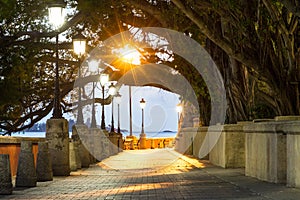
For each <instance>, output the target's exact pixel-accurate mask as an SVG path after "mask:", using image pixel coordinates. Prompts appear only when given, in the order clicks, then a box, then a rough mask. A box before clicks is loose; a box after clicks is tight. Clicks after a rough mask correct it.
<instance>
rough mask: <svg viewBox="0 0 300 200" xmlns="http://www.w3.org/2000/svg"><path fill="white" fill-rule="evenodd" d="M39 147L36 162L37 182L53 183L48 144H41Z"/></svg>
mask: <svg viewBox="0 0 300 200" xmlns="http://www.w3.org/2000/svg"><path fill="white" fill-rule="evenodd" d="M38 145H39V146H38V148H39V150H38V154H37V162H36V175H37V181H52V180H53V172H52V162H51V155H50V153H49V148H48V142H39V143H38Z"/></svg>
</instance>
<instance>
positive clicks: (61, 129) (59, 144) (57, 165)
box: [46, 119, 70, 176]
mask: <svg viewBox="0 0 300 200" xmlns="http://www.w3.org/2000/svg"><path fill="white" fill-rule="evenodd" d="M46 140H47V141H48V144H49V152H50V155H51V159H52V170H53V175H54V176H69V175H70V161H69V130H68V121H67V120H66V119H48V120H47V124H46Z"/></svg>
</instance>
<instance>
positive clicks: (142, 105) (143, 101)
mask: <svg viewBox="0 0 300 200" xmlns="http://www.w3.org/2000/svg"><path fill="white" fill-rule="evenodd" d="M140 106H141V108H142V131H141V134H143V133H145V132H144V108H145V106H146V101H145V100H144V98H142V100H141V101H140Z"/></svg>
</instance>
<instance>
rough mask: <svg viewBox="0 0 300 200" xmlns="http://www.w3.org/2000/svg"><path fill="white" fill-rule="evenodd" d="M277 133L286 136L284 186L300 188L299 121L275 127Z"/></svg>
mask: <svg viewBox="0 0 300 200" xmlns="http://www.w3.org/2000/svg"><path fill="white" fill-rule="evenodd" d="M277 131H278V132H282V133H284V134H287V140H286V149H287V150H286V151H287V152H286V159H287V162H286V170H287V174H286V175H287V177H286V184H287V186H288V187H297V188H300V145H299V144H300V121H299V119H298V121H289V122H285V123H282V124H281V125H279V126H278V127H277Z"/></svg>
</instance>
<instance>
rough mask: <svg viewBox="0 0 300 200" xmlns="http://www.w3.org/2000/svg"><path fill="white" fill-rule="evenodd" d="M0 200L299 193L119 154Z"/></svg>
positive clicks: (157, 156)
mask: <svg viewBox="0 0 300 200" xmlns="http://www.w3.org/2000/svg"><path fill="white" fill-rule="evenodd" d="M0 199H63V200H67V199H152V200H154V199H210V200H212V199H241V200H250V199H251V200H254V199H262V200H264V199H276V200H277V199H279V200H281V199H293V200H296V199H300V189H295V188H287V187H285V186H284V185H279V184H271V183H266V182H262V181H259V180H257V179H254V178H250V177H245V176H244V175H243V169H222V168H219V167H215V166H212V165H210V164H209V163H208V162H206V161H199V160H197V159H193V158H189V157H186V156H182V155H180V154H178V153H177V152H175V151H173V150H171V149H155V150H136V151H124V152H122V153H119V154H118V155H116V156H112V157H110V158H108V159H105V160H103V161H102V162H100V163H98V164H97V165H92V166H91V167H90V168H87V169H82V170H79V171H76V172H72V173H71V176H68V177H54V180H53V181H50V182H38V184H37V187H34V188H21V189H20V188H14V191H13V194H12V195H7V196H0Z"/></svg>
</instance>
